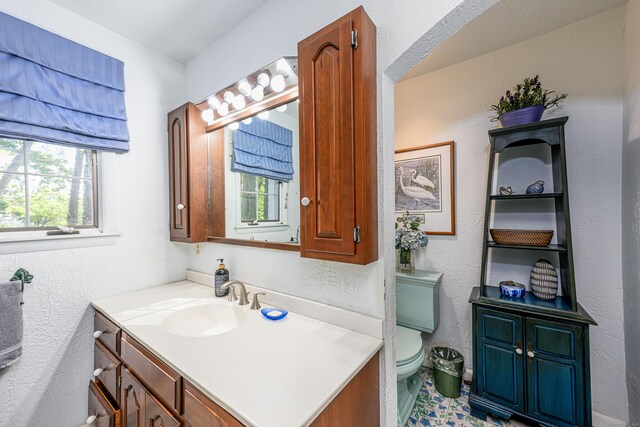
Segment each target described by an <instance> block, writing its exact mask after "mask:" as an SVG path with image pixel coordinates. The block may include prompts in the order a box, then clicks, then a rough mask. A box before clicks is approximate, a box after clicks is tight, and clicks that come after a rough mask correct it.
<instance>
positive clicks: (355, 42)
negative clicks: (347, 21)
mask: <svg viewBox="0 0 640 427" xmlns="http://www.w3.org/2000/svg"><path fill="white" fill-rule="evenodd" d="M351 47H353V48H354V49H357V48H358V30H353V31H351Z"/></svg>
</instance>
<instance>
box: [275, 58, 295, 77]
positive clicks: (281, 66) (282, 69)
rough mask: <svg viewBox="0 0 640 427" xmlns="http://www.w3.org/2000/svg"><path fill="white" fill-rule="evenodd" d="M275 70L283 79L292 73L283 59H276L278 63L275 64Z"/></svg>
mask: <svg viewBox="0 0 640 427" xmlns="http://www.w3.org/2000/svg"><path fill="white" fill-rule="evenodd" d="M276 68H277V70H278V73H280V74H282V75H283V76H285V77H287V76H288V75H289V74H291V71H292V70H291V66H290V65H289V63H288V62H287V60H286V59H284V58H280V59H278V62H277V64H276Z"/></svg>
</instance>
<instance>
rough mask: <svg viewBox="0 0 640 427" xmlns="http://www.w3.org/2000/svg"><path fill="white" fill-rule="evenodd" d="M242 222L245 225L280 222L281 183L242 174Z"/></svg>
mask: <svg viewBox="0 0 640 427" xmlns="http://www.w3.org/2000/svg"><path fill="white" fill-rule="evenodd" d="M240 188H241V190H240V212H241V214H240V220H241V221H242V222H245V223H256V222H277V221H280V182H278V181H276V180H274V179H269V178H265V177H263V176H257V175H250V174H246V173H241V174H240Z"/></svg>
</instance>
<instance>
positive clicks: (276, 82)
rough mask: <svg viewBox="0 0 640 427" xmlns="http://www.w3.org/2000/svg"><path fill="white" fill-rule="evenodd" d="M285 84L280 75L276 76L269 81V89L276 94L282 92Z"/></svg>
mask: <svg viewBox="0 0 640 427" xmlns="http://www.w3.org/2000/svg"><path fill="white" fill-rule="evenodd" d="M284 86H285V82H284V76H283V75H282V74H276V75H275V76H273V78H272V79H271V89H273V90H274V91H276V92H282V91H283V90H284Z"/></svg>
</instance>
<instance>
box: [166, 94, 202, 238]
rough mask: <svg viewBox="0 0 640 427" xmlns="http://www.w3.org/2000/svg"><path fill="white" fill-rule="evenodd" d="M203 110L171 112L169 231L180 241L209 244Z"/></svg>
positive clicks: (188, 108)
mask: <svg viewBox="0 0 640 427" xmlns="http://www.w3.org/2000/svg"><path fill="white" fill-rule="evenodd" d="M205 127H206V123H205V122H204V121H203V120H202V117H201V115H200V110H199V109H198V108H197V107H196V106H195V105H194V104H192V103H187V104H185V105H183V106H181V107H179V108H176V109H175V110H173V111H172V112H170V113H169V116H168V131H169V229H170V238H171V240H172V241H176V242H188V243H196V242H205V241H206V240H207V234H208V233H207V231H208V218H209V212H208V209H209V206H208V189H207V172H208V171H207V154H208V147H207V136H206V133H205Z"/></svg>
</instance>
